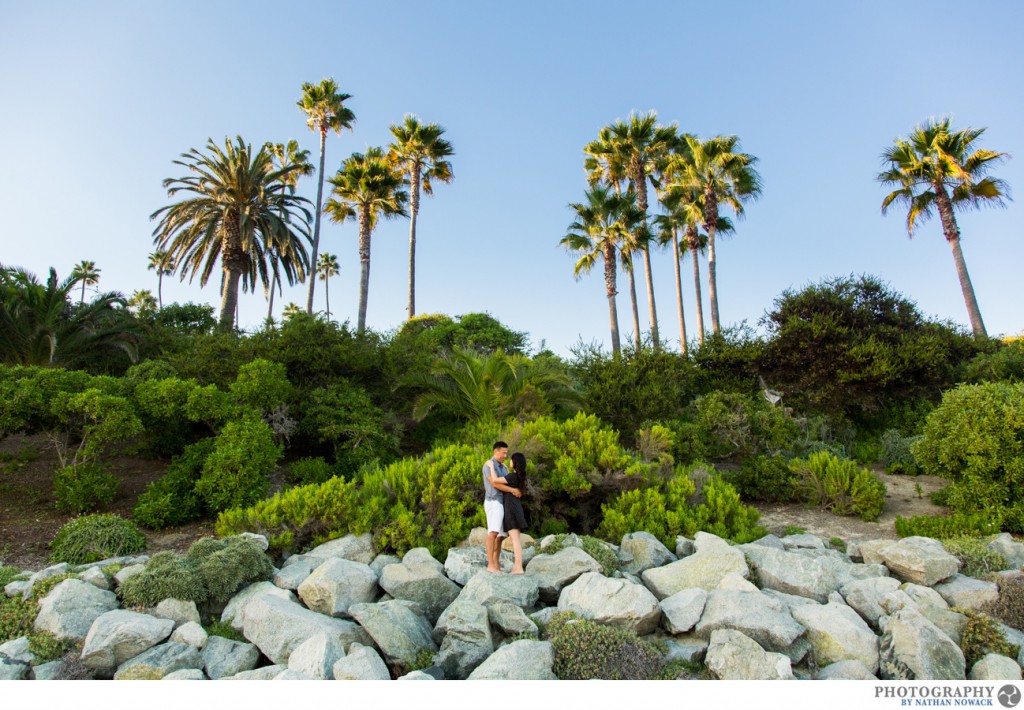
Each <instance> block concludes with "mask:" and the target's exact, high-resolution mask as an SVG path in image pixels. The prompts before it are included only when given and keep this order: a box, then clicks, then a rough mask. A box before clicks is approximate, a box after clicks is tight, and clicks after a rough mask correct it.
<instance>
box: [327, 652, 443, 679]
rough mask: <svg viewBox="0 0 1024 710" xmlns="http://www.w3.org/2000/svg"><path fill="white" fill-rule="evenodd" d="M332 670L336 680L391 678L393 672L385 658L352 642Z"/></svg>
mask: <svg viewBox="0 0 1024 710" xmlns="http://www.w3.org/2000/svg"><path fill="white" fill-rule="evenodd" d="M332 672H333V675H334V679H335V680H391V672H390V671H388V667H387V664H385V663H384V659H382V658H381V657H380V655H379V654H378V653H377V652H376V651H374V650H373V649H372V648H370V647H369V646H364V645H362V644H360V643H354V644H352V645H351V646H350V647H349V649H348V655H347V656H345V657H344V658H339V659H338V660H337V661H335V663H334V668H333V671H332ZM417 672H418V671H417ZM423 675H426V674H425V673H424V674H423ZM427 677H428V678H429V677H430V676H427ZM431 680H433V678H431Z"/></svg>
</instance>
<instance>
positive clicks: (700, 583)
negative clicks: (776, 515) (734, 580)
mask: <svg viewBox="0 0 1024 710" xmlns="http://www.w3.org/2000/svg"><path fill="white" fill-rule="evenodd" d="M702 535H704V533H697V538H698V539H697V540H696V541H695V542H694V545H695V549H696V551H695V552H694V553H693V554H692V555H690V556H689V557H684V558H683V559H681V560H679V561H678V562H671V563H669V564H667V565H665V566H664V567H655V568H653V569H649V570H644V571H643V572H642V573H641V575H640V578H641V579H642V580H643V582H644V584H645V585H646V586H647V588H648V589H650V590H651V592H653V593H654V596H656V597H657V598H658V599H665V598H666V597H670V596H672V595H673V594H675V593H676V592H681V591H683V590H684V589H692V588H694V587H700V588H701V589H704V590H706V591H711V590H713V589H716V588H717V587H718V585H719V584H721V582H722V580H723V579H725V578H726V577H727V576H729V575H730V574H733V573H737V574H739V575H740V576H741V577H748V576H749V575H750V570H749V568H748V567H747V561H746V558H745V556H744V555H743V552H742V551H740V550H739V549H737V548H734V547H729V545H728V544H726V543H725V542H724V541H722V545H721V546H719V545H717V544H715V543H714V542H712V541H708V540H703V539H702V538H701V536H702ZM708 537H714V536H708ZM715 539H718V538H715ZM701 542H703V545H701V544H699V543H701Z"/></svg>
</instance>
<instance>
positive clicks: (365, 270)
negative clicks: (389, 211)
mask: <svg viewBox="0 0 1024 710" xmlns="http://www.w3.org/2000/svg"><path fill="white" fill-rule="evenodd" d="M370 229H371V228H370V208H369V207H362V208H360V213H359V317H358V321H357V325H356V329H357V330H358V332H360V333H362V332H363V331H364V330H366V300H367V298H368V297H369V294H370Z"/></svg>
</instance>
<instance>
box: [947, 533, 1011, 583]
mask: <svg viewBox="0 0 1024 710" xmlns="http://www.w3.org/2000/svg"><path fill="white" fill-rule="evenodd" d="M987 543H988V540H987V539H985V538H979V537H974V536H972V535H958V536H957V537H952V538H949V539H946V540H943V541H942V546H943V547H945V548H946V552H948V553H949V554H951V555H953V556H954V557H956V558H957V559H958V560H960V574H966V575H967V576H969V577H983V576H985V575H987V574H991V573H992V572H998V571H1000V570H1003V569H1006V558H1005V557H1003V556H1002V555H1001V554H999V553H998V552H996V551H994V550H990V549H988V546H987Z"/></svg>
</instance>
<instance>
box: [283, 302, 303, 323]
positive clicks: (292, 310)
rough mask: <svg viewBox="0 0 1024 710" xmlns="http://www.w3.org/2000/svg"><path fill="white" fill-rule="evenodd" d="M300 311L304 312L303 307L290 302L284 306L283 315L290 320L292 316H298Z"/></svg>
mask: <svg viewBox="0 0 1024 710" xmlns="http://www.w3.org/2000/svg"><path fill="white" fill-rule="evenodd" d="M300 313H302V309H301V308H300V307H299V304H298V303H289V304H288V305H286V306H285V307H284V310H283V311H282V312H281V317H282V318H284V319H285V320H288V319H289V318H291V317H292V316H297V315H299V314H300Z"/></svg>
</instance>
